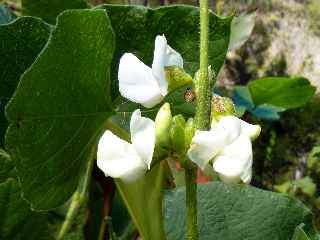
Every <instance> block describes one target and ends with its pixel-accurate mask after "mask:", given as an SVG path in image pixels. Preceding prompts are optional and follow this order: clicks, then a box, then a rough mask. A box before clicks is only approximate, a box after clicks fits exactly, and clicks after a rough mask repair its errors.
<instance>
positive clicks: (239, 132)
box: [188, 116, 261, 184]
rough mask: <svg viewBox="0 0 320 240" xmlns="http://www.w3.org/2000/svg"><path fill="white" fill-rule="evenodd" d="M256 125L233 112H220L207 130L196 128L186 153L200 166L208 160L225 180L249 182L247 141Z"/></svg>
mask: <svg viewBox="0 0 320 240" xmlns="http://www.w3.org/2000/svg"><path fill="white" fill-rule="evenodd" d="M260 131H261V128H260V126H259V125H252V124H249V123H247V122H245V121H243V120H241V119H239V118H237V117H234V116H224V117H221V118H220V120H219V121H218V122H217V123H215V124H213V125H212V126H211V130H210V131H198V130H197V131H196V132H195V135H194V137H193V138H192V142H191V145H190V148H189V150H188V157H189V158H190V160H191V161H193V162H194V163H196V164H197V165H198V166H199V167H200V168H201V169H203V170H204V169H205V168H206V166H207V165H208V164H209V162H210V161H211V160H212V162H213V169H214V170H215V171H216V172H217V173H218V174H219V176H220V178H221V180H222V181H224V182H227V183H238V182H241V181H242V182H244V183H246V184H248V183H250V181H251V177H252V145H251V141H252V140H254V139H255V138H256V137H258V135H259V134H260Z"/></svg>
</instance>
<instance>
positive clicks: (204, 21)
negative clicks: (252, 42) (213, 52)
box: [195, 0, 211, 130]
mask: <svg viewBox="0 0 320 240" xmlns="http://www.w3.org/2000/svg"><path fill="white" fill-rule="evenodd" d="M208 32H209V10H208V0H200V74H199V80H198V81H197V83H196V89H197V96H196V97H197V111H196V117H195V119H196V121H195V124H196V128H197V129H201V130H207V129H208V128H209V126H210V109H211V83H210V80H209V75H208V34H209V33H208Z"/></svg>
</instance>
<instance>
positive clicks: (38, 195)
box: [6, 10, 114, 210]
mask: <svg viewBox="0 0 320 240" xmlns="http://www.w3.org/2000/svg"><path fill="white" fill-rule="evenodd" d="M113 50H114V35H113V31H112V28H111V25H110V22H109V19H108V17H107V15H106V13H105V11H103V10H69V11H65V12H64V13H63V14H61V15H60V16H59V17H58V21H57V26H56V28H55V29H54V30H53V32H52V34H51V36H50V40H49V42H48V44H47V45H46V47H45V49H44V50H43V51H42V52H41V54H40V55H39V56H38V58H37V60H36V61H35V62H34V63H33V64H32V66H31V67H30V68H29V69H28V70H27V71H26V72H25V73H24V74H23V76H22V78H21V81H20V84H19V86H18V88H17V90H16V93H15V94H14V96H13V98H12V99H11V101H10V103H9V104H8V106H7V108H6V114H7V118H8V120H9V124H10V125H9V128H8V131H7V135H6V145H7V148H8V149H9V152H10V155H11V156H12V158H13V160H14V161H15V163H16V167H17V170H18V175H19V179H20V180H21V184H22V191H23V193H24V197H25V198H26V199H27V200H28V201H29V202H30V203H31V204H32V206H33V208H35V209H41V210H46V209H51V208H54V207H57V206H59V205H61V204H62V203H64V202H65V201H66V200H68V198H69V197H71V195H72V193H73V192H74V190H75V189H76V187H77V185H78V182H79V176H80V174H81V173H82V171H83V170H84V167H85V166H86V163H87V161H88V160H89V159H90V158H92V157H94V155H93V153H94V152H95V148H96V142H97V141H98V138H99V135H100V134H101V131H102V130H103V127H104V122H105V121H106V119H107V118H108V117H109V116H110V115H111V114H112V113H113V110H112V109H111V104H110V94H109V84H108V83H109V73H110V72H109V71H110V69H109V67H110V63H111V60H112V56H113Z"/></svg>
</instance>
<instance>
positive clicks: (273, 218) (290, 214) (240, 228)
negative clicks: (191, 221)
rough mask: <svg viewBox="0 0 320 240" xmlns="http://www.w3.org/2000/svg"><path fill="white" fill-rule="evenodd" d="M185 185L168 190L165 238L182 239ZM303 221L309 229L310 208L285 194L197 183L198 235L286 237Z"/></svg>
mask: <svg viewBox="0 0 320 240" xmlns="http://www.w3.org/2000/svg"><path fill="white" fill-rule="evenodd" d="M185 214H186V211H185V188H177V189H175V190H173V191H169V192H167V194H166V195H165V199H164V216H165V229H166V233H167V240H181V239H185V233H186V222H185V221H186V215H185ZM300 223H304V224H306V226H307V229H308V230H309V229H312V215H311V212H310V210H309V209H308V208H307V207H305V206H304V205H303V204H302V203H301V202H299V201H298V200H295V199H293V198H291V197H289V196H288V195H285V194H280V193H273V192H269V191H264V190H260V189H257V188H254V187H250V186H244V185H227V184H224V183H221V182H211V183H208V184H204V185H198V226H199V235H200V236H199V239H201V240H207V239H208V240H209V239H210V240H211V239H223V240H239V239H246V240H270V239H277V240H288V239H291V238H292V236H293V233H294V230H295V228H296V227H297V226H298V225H299V224H300Z"/></svg>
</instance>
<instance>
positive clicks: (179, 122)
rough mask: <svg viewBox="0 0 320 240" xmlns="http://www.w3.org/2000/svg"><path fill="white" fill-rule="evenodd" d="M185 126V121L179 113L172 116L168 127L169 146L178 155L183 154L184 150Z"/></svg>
mask: <svg viewBox="0 0 320 240" xmlns="http://www.w3.org/2000/svg"><path fill="white" fill-rule="evenodd" d="M185 126H186V121H185V120H184V117H183V116H182V115H181V114H179V115H176V116H174V117H173V118H172V124H171V129H170V140H171V146H172V149H173V150H174V151H175V152H176V153H178V154H179V155H184V154H185V152H186V142H185Z"/></svg>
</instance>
